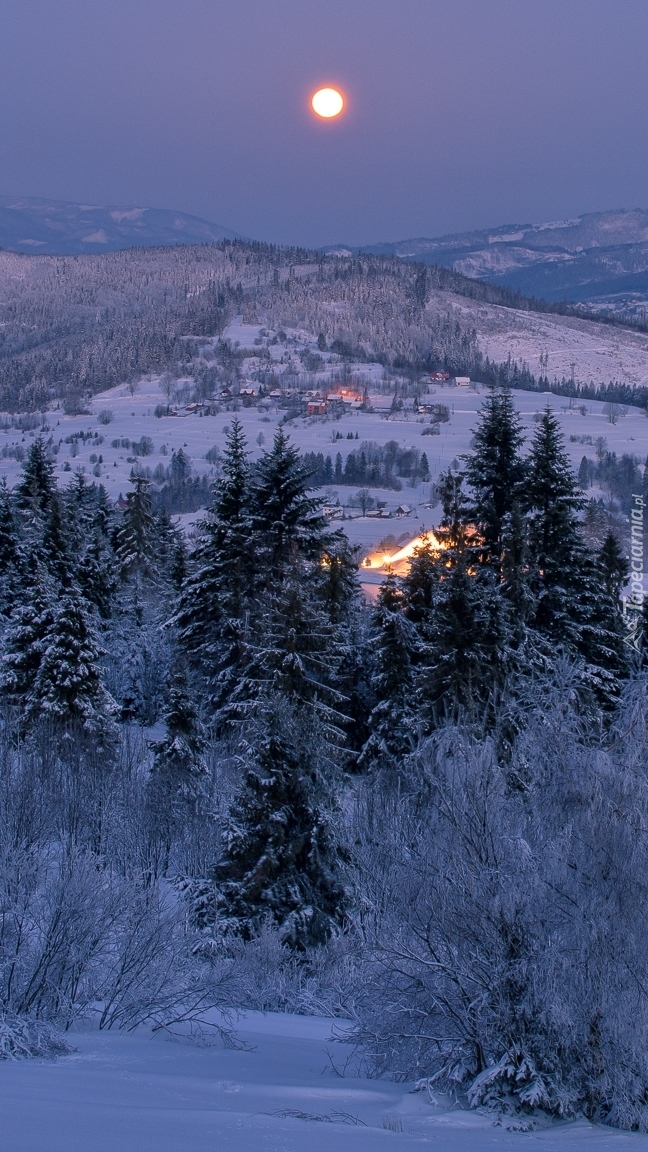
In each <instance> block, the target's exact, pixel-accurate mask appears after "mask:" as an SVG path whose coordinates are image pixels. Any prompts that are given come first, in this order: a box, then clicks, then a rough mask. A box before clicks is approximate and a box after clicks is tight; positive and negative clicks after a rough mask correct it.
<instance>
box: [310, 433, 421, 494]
mask: <svg viewBox="0 0 648 1152" xmlns="http://www.w3.org/2000/svg"><path fill="white" fill-rule="evenodd" d="M304 464H305V466H306V467H307V468H308V469H309V470H310V472H311V476H312V483H313V486H314V487H318V488H321V487H323V486H324V485H326V484H343V485H344V484H349V485H352V486H354V487H357V486H358V484H368V485H370V486H371V487H372V488H393V489H395V490H396V491H397V492H398V491H400V489H401V487H402V484H401V479H407V480H410V481H416V480H429V479H430V466H429V464H428V459H427V456H426V454H425V452H420V451H419V450H418V448H401V447H400V445H399V444H398V442H397V441H396V440H388V441H387V443H386V444H385V445H381V444H376V443H374V442H373V441H370V440H367V441H364V442H363V443H362V444H361V445H360V447H359V448H358V450H357V451H356V450H355V449H354V450H353V451H351V452H349V454H348V456H347V458H346V460H345V461H344V462H343V461H342V454H341V453H340V452H338V453H337V454H336V457H335V463H333V460H332V458H331V456H326V457H325V456H324V454H323V452H305V453H304Z"/></svg>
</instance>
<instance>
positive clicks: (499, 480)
mask: <svg viewBox="0 0 648 1152" xmlns="http://www.w3.org/2000/svg"><path fill="white" fill-rule="evenodd" d="M523 440H524V437H523V435H522V430H521V424H520V418H519V416H518V415H517V413H516V411H515V406H514V404H513V398H512V396H511V393H510V391H509V389H508V388H503V389H500V388H491V390H490V392H489V395H488V397H487V399H486V400H485V401H484V404H483V406H482V410H481V413H480V422H479V425H478V427H477V430H476V432H475V434H474V439H473V445H474V448H473V452H472V453H471V454H470V455H469V456H467V457H466V473H465V474H466V480H467V481H468V484H469V485H470V488H471V491H472V506H471V509H470V516H471V519H472V520H473V521H474V522H475V524H477V526H478V528H479V531H480V533H481V535H482V537H483V539H484V543H485V545H486V548H487V550H488V552H489V554H490V555H491V556H492V557H493V558H497V557H499V554H500V552H501V547H502V532H503V527H504V520H505V517H506V516H507V515H510V513H511V512H512V510H513V505H514V502H515V500H516V498H517V496H518V493H519V489H520V485H521V483H522V481H523V479H524V473H525V468H524V463H523V461H522V459H521V457H520V446H521V444H522V443H523Z"/></svg>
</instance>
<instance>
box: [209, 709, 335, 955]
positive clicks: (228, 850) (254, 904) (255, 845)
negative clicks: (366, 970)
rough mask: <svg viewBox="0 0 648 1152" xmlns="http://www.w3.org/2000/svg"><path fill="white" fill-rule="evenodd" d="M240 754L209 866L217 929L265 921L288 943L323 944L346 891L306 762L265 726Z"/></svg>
mask: <svg viewBox="0 0 648 1152" xmlns="http://www.w3.org/2000/svg"><path fill="white" fill-rule="evenodd" d="M246 759H247V764H246V769H245V775H244V781H243V785H242V788H241V790H240V792H239V794H238V796H237V797H236V799H235V801H234V804H233V805H232V808H231V810H230V816H229V822H228V827H227V831H226V835H225V846H224V853H223V857H222V859H221V861H220V862H219V864H218V866H217V867H216V869H215V872H214V881H215V885H216V909H217V921H216V925H217V930H220V931H224V932H233V933H235V934H238V935H241V936H243V937H245V938H247V939H249V938H250V937H251V936H252V935H253V934H254V932H255V930H258V929H259V928H260V927H261V926H262V924H263V923H264V921H266V920H268V919H269V920H271V921H272V922H274V923H275V924H277V925H278V926H279V929H280V932H281V937H282V939H283V941H284V943H285V944H287V945H289V946H290V947H292V948H295V949H298V950H303V949H305V948H307V947H309V946H312V945H316V944H322V943H324V941H325V940H326V939H327V937H328V936H330V934H331V932H332V931H333V930H334V929H335V927H336V926H338V925H340V924H341V923H342V921H343V917H344V912H345V906H346V893H345V889H344V886H343V884H342V882H341V876H340V856H339V850H338V848H337V846H336V844H335V842H334V838H333V836H332V832H331V826H330V821H329V819H328V818H327V816H326V813H325V809H324V808H323V807H322V805H321V803H320V802H319V801H318V786H317V779H316V774H315V773H314V770H313V766H312V761H311V760H310V758H309V757H308V756H307V755H306V754H305V753H303V752H302V753H300V752H298V751H297V750H296V749H295V747H294V745H293V744H292V743H291V741H290V740H287V739H286V738H285V737H284V736H282V734H281V733H280V732H279V733H276V732H274V733H273V732H272V731H270V732H265V733H263V734H261V735H259V737H258V738H257V739H255V740H254V743H253V747H249V748H248V752H247V757H246Z"/></svg>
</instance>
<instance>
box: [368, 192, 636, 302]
mask: <svg viewBox="0 0 648 1152" xmlns="http://www.w3.org/2000/svg"><path fill="white" fill-rule="evenodd" d="M360 251H363V252H372V253H376V254H382V255H389V256H399V257H401V258H402V259H410V260H421V261H423V262H424V263H426V264H442V265H444V266H446V267H448V268H454V269H455V270H456V271H457V272H463V273H464V274H465V275H466V276H474V277H476V278H477V279H480V280H487V281H489V282H490V283H492V284H501V285H506V286H507V287H509V288H513V289H516V290H517V291H519V292H522V293H524V294H525V295H527V296H536V297H538V298H542V299H545V300H553V301H561V300H570V301H600V302H602V301H605V302H607V303H609V304H612V305H619V304H628V303H630V304H632V303H636V302H637V301H645V300H646V299H647V298H648V212H647V211H645V210H643V209H639V208H637V209H634V210H633V211H623V210H620V211H613V212H590V213H588V214H586V215H584V216H578V217H576V218H575V219H573V220H557V221H551V222H549V223H543V224H504V225H501V226H500V227H497V228H490V229H483V230H480V231H474V232H462V233H455V234H453V235H450V236H440V237H437V238H434V239H428V238H426V237H418V238H416V239H411V240H402V241H399V242H397V243H385V244H372V245H369V246H367V247H365V248H362V249H360Z"/></svg>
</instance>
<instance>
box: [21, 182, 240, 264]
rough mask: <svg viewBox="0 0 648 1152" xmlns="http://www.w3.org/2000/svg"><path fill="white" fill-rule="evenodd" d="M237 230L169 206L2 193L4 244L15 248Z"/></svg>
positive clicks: (92, 248) (103, 245)
mask: <svg viewBox="0 0 648 1152" xmlns="http://www.w3.org/2000/svg"><path fill="white" fill-rule="evenodd" d="M236 235H237V233H236V232H232V230H231V229H230V228H223V227H222V226H221V225H220V224H211V223H210V222H209V221H208V220H202V219H200V217H199V216H190V215H188V213H186V212H174V211H172V210H170V209H166V208H142V207H141V206H138V205H132V204H129V205H125V206H124V205H112V206H109V207H106V206H100V205H97V204H74V203H69V202H68V201H66V200H43V199H39V198H37V197H34V196H22V197H18V196H0V248H5V249H8V250H10V251H13V252H29V253H40V254H41V255H42V254H46V253H55V254H57V255H69V256H75V255H79V254H80V253H82V252H114V251H115V250H117V249H119V248H137V247H143V248H151V247H155V246H157V245H163V244H170V245H172V244H204V243H207V244H216V243H218V242H219V241H220V240H224V239H225V238H226V237H227V238H229V239H233V238H234V237H235V236H236Z"/></svg>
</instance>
